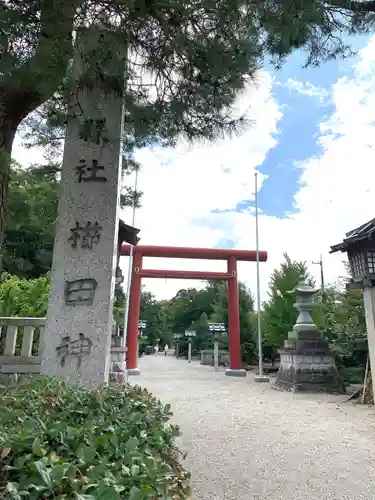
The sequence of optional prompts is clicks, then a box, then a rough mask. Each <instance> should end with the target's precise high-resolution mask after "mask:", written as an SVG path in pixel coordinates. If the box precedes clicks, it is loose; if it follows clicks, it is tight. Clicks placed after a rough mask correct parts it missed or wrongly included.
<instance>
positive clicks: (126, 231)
mask: <svg viewBox="0 0 375 500" xmlns="http://www.w3.org/2000/svg"><path fill="white" fill-rule="evenodd" d="M139 231H140V229H137V228H135V227H133V226H129V225H128V224H125V222H124V221H123V220H121V219H120V220H119V233H118V239H119V242H120V245H121V243H124V242H125V243H129V244H131V245H136V244H137V243H138V242H139V240H140V238H139V237H138V236H137V235H138V233H139Z"/></svg>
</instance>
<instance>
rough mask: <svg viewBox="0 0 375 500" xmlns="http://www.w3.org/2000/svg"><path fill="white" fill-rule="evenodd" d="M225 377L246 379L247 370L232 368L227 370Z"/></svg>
mask: <svg viewBox="0 0 375 500" xmlns="http://www.w3.org/2000/svg"><path fill="white" fill-rule="evenodd" d="M225 375H226V376H227V377H246V370H243V369H238V370H235V369H232V368H227V369H226V370H225Z"/></svg>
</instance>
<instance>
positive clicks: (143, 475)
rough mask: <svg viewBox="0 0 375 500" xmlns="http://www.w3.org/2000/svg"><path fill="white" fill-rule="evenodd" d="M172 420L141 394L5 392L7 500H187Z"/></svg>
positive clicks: (56, 385)
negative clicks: (170, 421)
mask: <svg viewBox="0 0 375 500" xmlns="http://www.w3.org/2000/svg"><path fill="white" fill-rule="evenodd" d="M170 416H171V412H170V409H169V405H167V406H165V407H163V406H162V404H161V403H160V402H159V401H157V400H156V399H155V398H154V397H153V396H152V395H151V394H150V393H148V392H147V391H146V390H142V389H141V388H139V387H135V388H130V387H127V388H126V389H125V390H123V391H120V390H116V389H115V388H105V389H103V390H100V391H94V392H90V391H86V390H84V389H81V388H77V387H76V388H71V387H68V386H67V385H66V384H64V383H63V382H61V381H57V380H54V379H47V378H43V377H38V378H35V377H34V378H31V377H30V378H24V379H21V380H20V381H18V383H17V382H16V381H14V382H11V383H10V384H7V385H2V386H0V498H7V499H14V500H23V499H28V500H36V499H41V500H46V499H52V498H53V499H56V500H73V499H74V500H99V499H100V500H120V499H127V500H146V499H152V500H156V499H164V500H167V499H170V500H172V499H173V500H179V499H185V498H187V497H188V495H189V475H188V473H187V472H186V471H185V470H184V469H183V467H182V466H181V464H180V462H179V458H180V454H179V453H180V452H179V451H178V449H177V448H176V446H175V444H174V439H175V437H176V436H178V435H179V430H178V428H177V427H176V426H174V425H171V424H169V419H170Z"/></svg>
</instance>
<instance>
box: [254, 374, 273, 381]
mask: <svg viewBox="0 0 375 500" xmlns="http://www.w3.org/2000/svg"><path fill="white" fill-rule="evenodd" d="M269 381H270V378H269V377H267V375H255V377H254V382H269Z"/></svg>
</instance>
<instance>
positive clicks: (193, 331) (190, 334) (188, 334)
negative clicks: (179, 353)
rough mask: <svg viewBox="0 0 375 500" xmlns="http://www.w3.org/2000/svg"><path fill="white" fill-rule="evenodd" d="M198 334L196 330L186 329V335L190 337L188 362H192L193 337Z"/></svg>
mask: <svg viewBox="0 0 375 500" xmlns="http://www.w3.org/2000/svg"><path fill="white" fill-rule="evenodd" d="M196 335H197V332H196V331H195V330H185V337H187V339H188V363H191V339H192V338H193V337H195V336H196Z"/></svg>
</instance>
